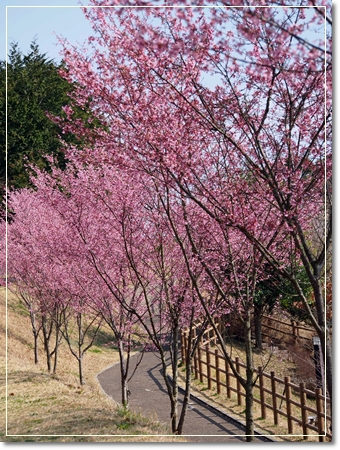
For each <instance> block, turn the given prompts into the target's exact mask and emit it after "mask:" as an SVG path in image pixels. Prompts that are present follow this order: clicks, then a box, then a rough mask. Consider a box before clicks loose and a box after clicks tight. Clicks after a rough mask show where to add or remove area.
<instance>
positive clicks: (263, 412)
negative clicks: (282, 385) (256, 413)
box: [258, 366, 267, 419]
mask: <svg viewBox="0 0 340 450" xmlns="http://www.w3.org/2000/svg"><path fill="white" fill-rule="evenodd" d="M258 372H259V381H260V400H261V418H262V419H266V418H267V414H266V395H265V392H264V377H263V370H262V367H261V366H259V368H258Z"/></svg>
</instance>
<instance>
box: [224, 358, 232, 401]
mask: <svg viewBox="0 0 340 450" xmlns="http://www.w3.org/2000/svg"><path fill="white" fill-rule="evenodd" d="M224 362H225V384H226V386H227V397H228V398H231V389H230V371H229V364H228V361H227V360H226V359H225V360H224Z"/></svg>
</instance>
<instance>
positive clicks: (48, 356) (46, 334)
mask: <svg viewBox="0 0 340 450" xmlns="http://www.w3.org/2000/svg"><path fill="white" fill-rule="evenodd" d="M42 330H43V337H44V349H45V354H46V363H47V370H48V372H49V373H50V372H51V353H50V343H49V341H50V333H49V331H48V330H47V320H46V318H45V317H42Z"/></svg>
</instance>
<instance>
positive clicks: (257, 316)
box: [254, 305, 263, 351]
mask: <svg viewBox="0 0 340 450" xmlns="http://www.w3.org/2000/svg"><path fill="white" fill-rule="evenodd" d="M254 329H255V344H256V348H257V349H258V350H260V351H262V349H263V348H262V308H261V306H259V305H254Z"/></svg>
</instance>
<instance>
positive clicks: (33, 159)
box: [0, 42, 70, 188]
mask: <svg viewBox="0 0 340 450" xmlns="http://www.w3.org/2000/svg"><path fill="white" fill-rule="evenodd" d="M30 49H31V51H30V52H29V53H28V54H27V55H23V54H22V53H21V51H20V50H19V49H18V45H17V44H12V46H11V49H10V53H9V56H8V65H7V139H8V141H7V170H8V186H9V187H14V188H21V187H24V186H27V185H29V173H28V170H27V168H26V167H25V165H26V164H27V163H34V164H36V165H37V166H38V167H39V168H42V169H46V168H47V167H48V162H47V160H46V159H45V158H44V155H46V154H49V155H53V156H54V158H55V159H56V161H57V162H58V163H59V165H63V164H64V163H65V161H64V157H63V153H62V151H61V143H60V141H59V130H58V127H57V125H55V124H54V123H53V122H52V121H51V120H50V119H49V118H48V117H47V115H46V113H47V112H48V113H50V114H52V115H60V114H61V112H62V106H64V105H66V104H67V103H68V102H69V98H68V96H67V92H69V91H70V85H69V83H67V82H66V81H65V80H63V79H62V78H61V77H60V76H59V74H58V66H57V65H56V64H55V63H54V62H53V61H51V60H49V59H47V58H46V55H45V54H41V53H40V52H39V46H38V45H37V44H36V43H35V42H32V44H31V47H30ZM0 64H1V66H0V82H1V86H0V123H1V127H0V149H1V151H0V180H1V185H2V186H4V182H5V167H6V159H5V155H6V154H5V143H6V129H5V117H6V64H5V62H3V61H2V62H1V63H0Z"/></svg>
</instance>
